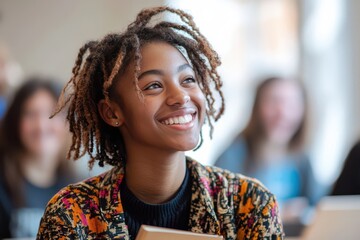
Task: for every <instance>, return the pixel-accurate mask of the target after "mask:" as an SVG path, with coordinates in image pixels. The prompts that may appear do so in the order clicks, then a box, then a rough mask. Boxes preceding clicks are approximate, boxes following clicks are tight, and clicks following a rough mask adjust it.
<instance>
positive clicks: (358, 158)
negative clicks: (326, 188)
mask: <svg viewBox="0 0 360 240" xmlns="http://www.w3.org/2000/svg"><path fill="white" fill-rule="evenodd" d="M358 194H360V141H358V142H357V143H356V144H355V145H354V146H353V147H352V149H351V150H350V152H349V154H348V156H347V157H346V160H345V163H344V167H343V169H342V171H341V173H340V175H339V178H338V179H337V181H336V182H335V185H334V188H333V191H332V195H358Z"/></svg>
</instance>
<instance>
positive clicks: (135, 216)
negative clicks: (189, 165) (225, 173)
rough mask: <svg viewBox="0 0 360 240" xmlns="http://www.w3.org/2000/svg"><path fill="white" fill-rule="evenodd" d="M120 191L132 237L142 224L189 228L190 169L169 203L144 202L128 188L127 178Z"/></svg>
mask: <svg viewBox="0 0 360 240" xmlns="http://www.w3.org/2000/svg"><path fill="white" fill-rule="evenodd" d="M120 192H121V201H122V205H123V207H124V213H125V221H126V224H127V226H128V228H129V234H130V238H131V239H135V237H136V235H137V233H138V231H139V228H140V226H141V225H142V224H146V225H153V226H158V227H166V228H173V229H180V230H188V228H189V227H188V221H189V214H190V202H191V177H190V174H189V171H188V170H186V174H185V178H184V181H183V182H182V184H181V186H180V188H179V190H178V192H177V193H176V195H175V197H174V198H173V199H171V200H170V201H169V202H167V203H163V204H147V203H144V202H142V201H141V200H139V199H138V198H137V197H136V196H135V195H134V194H133V193H132V192H131V191H130V189H128V188H127V186H126V181H125V178H124V181H123V182H122V183H121V186H120Z"/></svg>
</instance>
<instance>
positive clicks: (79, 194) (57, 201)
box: [45, 169, 116, 215]
mask: <svg viewBox="0 0 360 240" xmlns="http://www.w3.org/2000/svg"><path fill="white" fill-rule="evenodd" d="M114 171H116V169H112V170H110V171H107V172H105V173H103V174H101V175H99V176H96V177H92V178H89V179H86V180H83V181H81V182H78V183H75V184H70V185H68V186H66V187H64V188H62V189H61V190H60V191H59V192H58V193H57V194H55V195H54V196H53V197H52V198H51V200H50V201H49V203H48V206H47V208H46V212H45V215H46V214H47V215H51V214H55V213H56V212H58V211H59V210H61V212H62V213H65V214H67V215H69V214H71V215H72V214H73V213H75V212H77V211H84V209H86V208H84V207H83V206H84V205H89V203H90V202H94V203H96V204H97V205H98V202H99V198H100V197H101V194H102V192H103V191H104V190H106V188H110V186H111V178H112V176H113V175H114Z"/></svg>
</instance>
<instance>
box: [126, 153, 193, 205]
mask: <svg viewBox="0 0 360 240" xmlns="http://www.w3.org/2000/svg"><path fill="white" fill-rule="evenodd" d="M185 171H186V161H185V154H184V152H176V153H172V154H171V153H161V154H159V152H156V153H155V152H151V151H139V150H138V151H128V152H127V160H126V169H125V177H126V184H127V187H128V188H129V189H130V190H131V191H132V192H133V194H134V195H135V196H136V197H137V198H138V199H140V200H141V201H143V202H145V203H150V204H160V203H164V202H167V201H168V200H170V199H171V198H172V197H173V196H174V195H175V193H176V192H177V190H178V189H179V187H180V186H181V184H182V181H183V180H184V177H185Z"/></svg>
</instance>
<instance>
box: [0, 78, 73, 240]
mask: <svg viewBox="0 0 360 240" xmlns="http://www.w3.org/2000/svg"><path fill="white" fill-rule="evenodd" d="M60 90H61V89H60V88H59V87H57V86H56V85H54V84H53V83H51V82H49V81H48V80H47V79H39V78H32V79H28V80H27V81H26V83H25V84H24V85H23V86H21V87H20V89H19V90H18V91H17V92H16V93H15V96H14V99H13V101H12V103H11V104H10V106H9V109H8V111H7V112H6V115H5V117H4V119H3V122H2V125H1V138H0V139H1V142H0V150H1V151H0V223H1V228H0V238H1V239H2V238H9V237H35V236H36V234H37V230H38V225H39V221H40V219H41V216H42V215H43V213H44V209H45V207H46V204H47V202H48V201H49V199H51V197H52V196H53V195H54V194H55V193H57V192H58V191H59V190H60V189H61V188H63V187H64V186H66V185H68V184H69V183H71V182H72V181H71V180H72V179H71V175H70V171H69V168H68V166H67V164H66V159H65V157H64V156H65V155H64V153H65V148H64V146H65V145H66V144H65V143H66V139H67V135H68V131H67V129H66V122H65V118H64V117H63V116H57V117H56V118H54V119H52V120H49V115H50V114H51V112H52V111H53V108H54V106H55V105H56V100H57V98H58V97H59V95H60Z"/></svg>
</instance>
